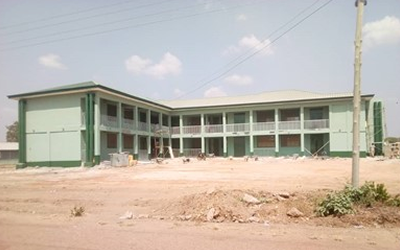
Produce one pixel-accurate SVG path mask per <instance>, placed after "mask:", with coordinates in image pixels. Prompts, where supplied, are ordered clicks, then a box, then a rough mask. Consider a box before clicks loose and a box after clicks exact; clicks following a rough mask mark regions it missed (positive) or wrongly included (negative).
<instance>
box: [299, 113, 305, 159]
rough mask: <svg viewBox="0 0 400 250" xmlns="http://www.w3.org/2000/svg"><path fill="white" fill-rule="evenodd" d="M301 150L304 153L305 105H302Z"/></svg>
mask: <svg viewBox="0 0 400 250" xmlns="http://www.w3.org/2000/svg"><path fill="white" fill-rule="evenodd" d="M300 131H301V132H300V151H301V154H302V155H304V107H303V106H301V107H300Z"/></svg>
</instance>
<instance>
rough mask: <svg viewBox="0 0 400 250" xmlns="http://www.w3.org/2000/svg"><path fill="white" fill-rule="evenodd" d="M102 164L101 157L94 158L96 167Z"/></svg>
mask: <svg viewBox="0 0 400 250" xmlns="http://www.w3.org/2000/svg"><path fill="white" fill-rule="evenodd" d="M99 164H100V155H95V156H94V165H99Z"/></svg>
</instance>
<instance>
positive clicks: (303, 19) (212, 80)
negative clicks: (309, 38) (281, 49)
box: [175, 0, 333, 99]
mask: <svg viewBox="0 0 400 250" xmlns="http://www.w3.org/2000/svg"><path fill="white" fill-rule="evenodd" d="M332 1H333V0H329V1H328V2H326V3H324V4H323V5H321V6H320V7H318V8H317V9H316V10H314V11H313V12H311V13H310V14H308V15H307V16H305V17H304V18H302V19H300V21H298V22H297V23H295V24H294V25H293V26H291V27H290V28H289V29H287V30H286V31H284V32H283V33H282V34H280V35H279V36H278V37H277V38H275V39H273V40H272V41H271V42H270V43H269V44H267V45H264V46H263V47H262V48H260V49H258V50H257V51H255V52H253V53H251V54H250V55H249V56H246V57H245V58H244V59H242V60H240V61H239V62H238V63H236V64H234V65H233V66H231V67H229V68H228V69H227V70H225V71H223V72H222V73H221V74H218V75H217V76H215V77H213V78H211V79H210V80H207V81H206V82H204V83H202V84H201V85H199V86H198V87H196V88H195V89H193V90H191V91H189V92H187V93H185V94H183V95H181V96H179V97H177V98H175V99H180V98H182V97H184V96H187V95H189V94H192V93H194V92H196V91H197V90H199V89H201V88H203V87H205V86H207V85H208V84H210V83H212V82H214V81H216V80H218V79H220V78H221V77H223V76H225V75H226V74H228V73H229V72H231V71H232V70H233V69H235V68H237V67H238V66H239V65H241V64H243V63H244V62H245V61H247V60H249V59H250V58H252V57H253V56H255V55H257V54H258V53H260V52H261V51H262V50H263V49H265V48H268V47H270V46H271V45H272V44H274V43H275V42H276V41H278V40H279V39H280V38H282V37H283V36H284V35H286V34H287V33H289V32H290V31H292V30H293V29H295V28H296V27H297V26H299V25H300V24H301V23H303V22H304V21H306V20H307V19H308V18H310V17H311V16H313V15H314V14H315V13H317V12H318V11H320V10H321V9H323V8H324V7H325V6H327V5H328V4H329V3H331V2H332ZM265 40H267V39H265ZM265 40H264V41H265ZM212 75H214V74H212Z"/></svg>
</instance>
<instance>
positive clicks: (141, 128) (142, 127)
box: [137, 122, 149, 132]
mask: <svg viewBox="0 0 400 250" xmlns="http://www.w3.org/2000/svg"><path fill="white" fill-rule="evenodd" d="M137 129H138V130H139V131H145V132H147V131H149V125H148V124H147V122H139V123H138V128H137Z"/></svg>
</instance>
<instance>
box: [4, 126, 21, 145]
mask: <svg viewBox="0 0 400 250" xmlns="http://www.w3.org/2000/svg"><path fill="white" fill-rule="evenodd" d="M6 128H7V134H6V140H7V142H18V121H15V122H14V123H13V124H11V125H10V126H6Z"/></svg>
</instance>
